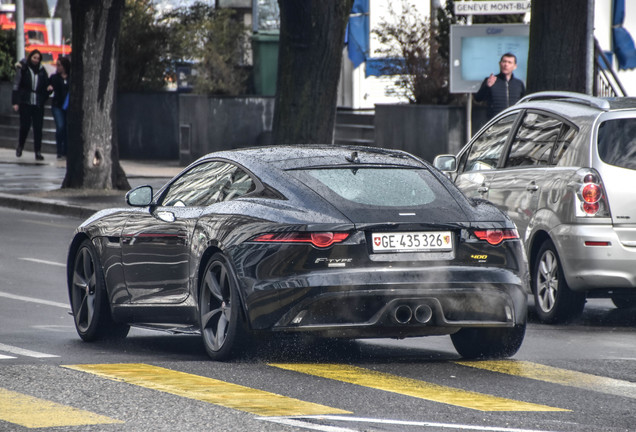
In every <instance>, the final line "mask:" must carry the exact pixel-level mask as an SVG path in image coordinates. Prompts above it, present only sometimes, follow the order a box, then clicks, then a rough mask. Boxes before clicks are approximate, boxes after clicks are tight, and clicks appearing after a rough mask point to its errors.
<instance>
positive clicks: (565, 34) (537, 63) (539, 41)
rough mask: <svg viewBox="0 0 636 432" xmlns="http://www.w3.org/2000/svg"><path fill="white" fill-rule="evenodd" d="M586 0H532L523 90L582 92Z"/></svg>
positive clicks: (587, 26)
mask: <svg viewBox="0 0 636 432" xmlns="http://www.w3.org/2000/svg"><path fill="white" fill-rule="evenodd" d="M588 3H589V1H588V0H532V19H531V21H530V46H529V49H528V79H527V81H528V82H527V83H526V84H527V85H526V87H527V92H528V93H534V92H537V91H544V90H565V91H575V92H581V93H585V92H586V77H587V70H588V65H587V60H586V53H587V49H588V47H587V30H588V28H591V26H590V25H589V23H588V13H587V12H588V10H587V9H588Z"/></svg>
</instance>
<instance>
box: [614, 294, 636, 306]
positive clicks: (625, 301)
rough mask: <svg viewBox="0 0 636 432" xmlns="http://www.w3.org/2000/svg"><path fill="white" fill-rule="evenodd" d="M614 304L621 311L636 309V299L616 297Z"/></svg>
mask: <svg viewBox="0 0 636 432" xmlns="http://www.w3.org/2000/svg"><path fill="white" fill-rule="evenodd" d="M612 303H614V306H616V307H617V308H619V309H629V308H633V307H636V297H627V296H614V297H612Z"/></svg>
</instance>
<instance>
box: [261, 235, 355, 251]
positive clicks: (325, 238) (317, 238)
mask: <svg viewBox="0 0 636 432" xmlns="http://www.w3.org/2000/svg"><path fill="white" fill-rule="evenodd" d="M347 237H349V233H345V232H284V233H270V234H261V235H259V236H258V237H256V238H255V239H254V241H256V242H265V243H311V244H312V245H314V246H316V247H319V248H326V247H329V246H331V245H332V244H334V243H340V242H343V241H345V240H346V239H347Z"/></svg>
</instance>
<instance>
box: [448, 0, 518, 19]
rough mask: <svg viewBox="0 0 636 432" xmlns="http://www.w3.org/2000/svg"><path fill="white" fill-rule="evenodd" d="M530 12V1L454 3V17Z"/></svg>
mask: <svg viewBox="0 0 636 432" xmlns="http://www.w3.org/2000/svg"><path fill="white" fill-rule="evenodd" d="M527 12H530V0H518V1H462V2H457V1H456V2H455V15H498V14H524V13H527Z"/></svg>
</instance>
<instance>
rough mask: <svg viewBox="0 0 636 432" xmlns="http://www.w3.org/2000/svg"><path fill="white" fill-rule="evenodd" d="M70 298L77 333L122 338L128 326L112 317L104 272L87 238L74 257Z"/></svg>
mask: <svg viewBox="0 0 636 432" xmlns="http://www.w3.org/2000/svg"><path fill="white" fill-rule="evenodd" d="M69 282H70V283H69V299H70V302H71V310H72V312H73V321H74V322H75V329H76V330H77V334H78V335H79V336H80V337H81V338H82V340H84V341H86V342H93V341H96V340H100V339H123V338H125V337H126V336H127V335H128V331H129V330H130V326H129V325H127V324H121V323H116V322H115V321H113V319H112V315H111V312H110V304H109V300H108V295H107V293H106V282H105V281H104V272H103V269H102V267H101V264H100V262H99V259H98V258H97V252H96V251H95V248H94V247H93V244H92V243H91V242H90V240H88V239H86V240H84V241H83V242H82V243H81V244H80V246H79V248H78V249H77V252H76V253H75V256H74V258H73V273H72V275H71V280H70V281H69Z"/></svg>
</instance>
